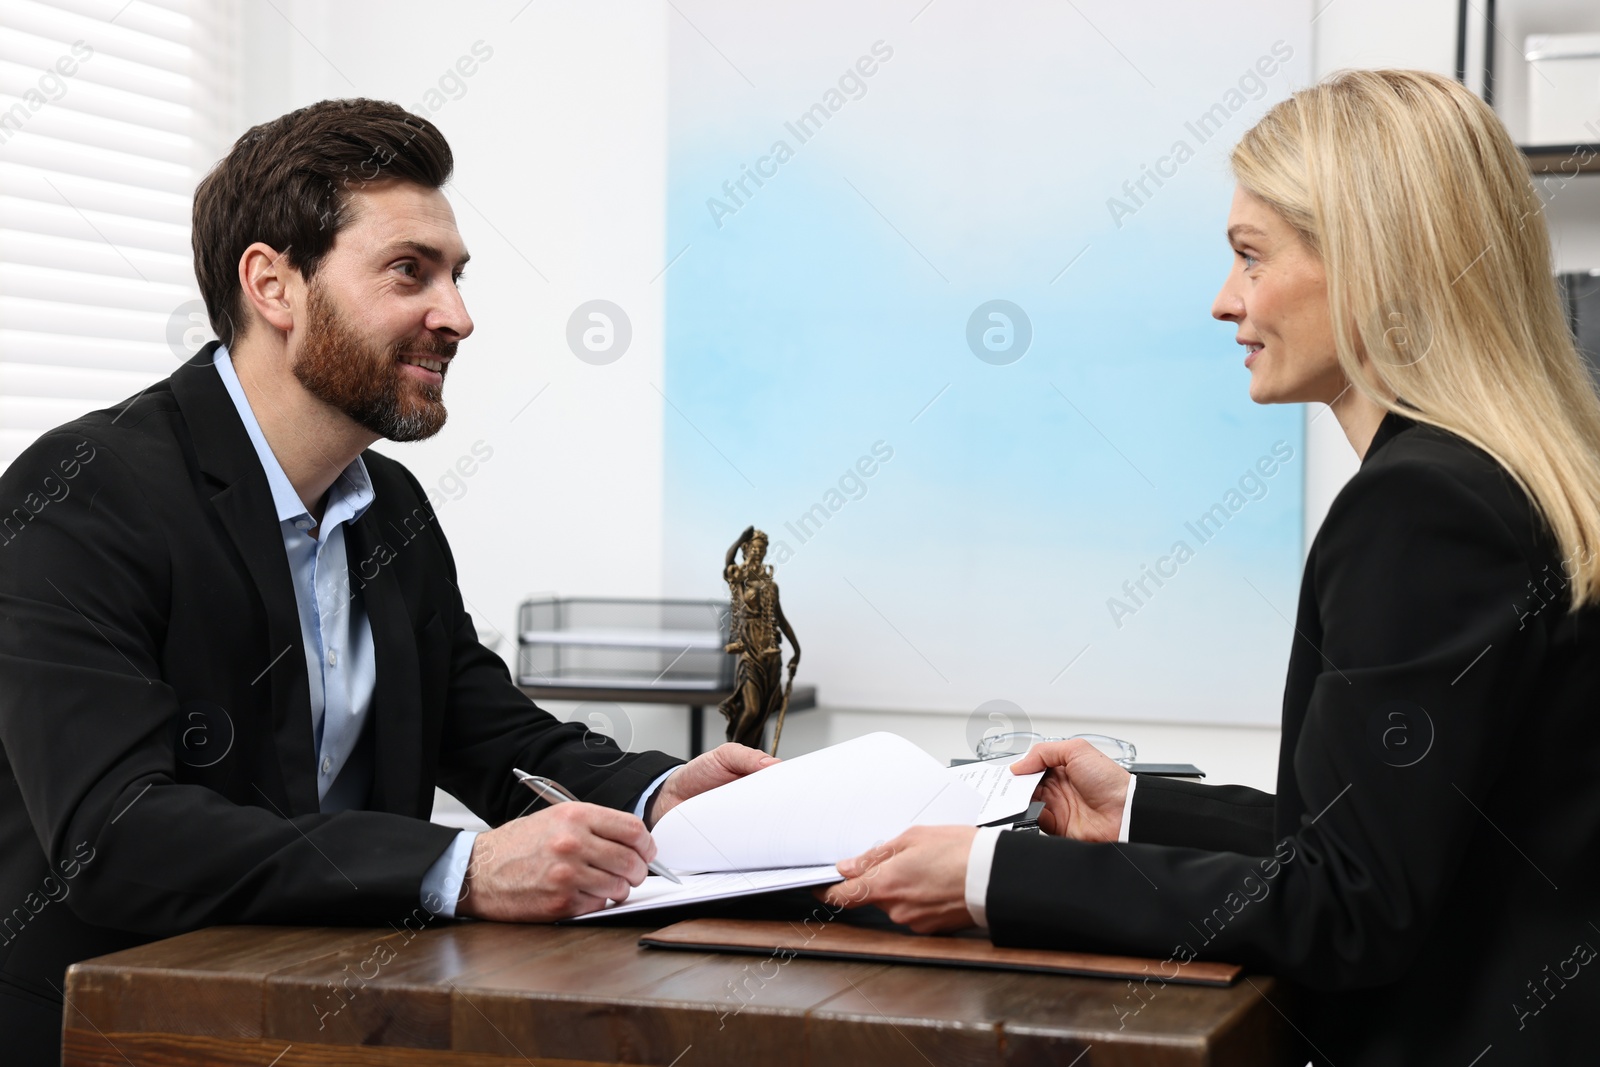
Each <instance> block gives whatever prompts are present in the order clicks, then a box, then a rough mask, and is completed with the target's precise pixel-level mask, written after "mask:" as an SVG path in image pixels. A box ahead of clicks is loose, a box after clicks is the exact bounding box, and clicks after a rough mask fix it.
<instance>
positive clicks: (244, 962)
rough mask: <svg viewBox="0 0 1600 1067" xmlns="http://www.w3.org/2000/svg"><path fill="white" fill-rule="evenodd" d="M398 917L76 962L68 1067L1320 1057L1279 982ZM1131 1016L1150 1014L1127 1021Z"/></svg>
mask: <svg viewBox="0 0 1600 1067" xmlns="http://www.w3.org/2000/svg"><path fill="white" fill-rule="evenodd" d="M396 918H397V923H399V925H397V926H396V928H393V929H390V928H379V929H351V928H318V927H271V926H255V927H240V926H235V927H218V928H215V929H211V930H202V931H198V932H195V933H191V934H185V935H183V936H180V937H175V938H171V939H168V940H166V941H159V942H155V943H153V944H150V945H144V946H141V947H139V948H134V949H129V950H127V951H125V952H118V953H114V954H112V955H109V956H102V957H100V958H98V959H95V960H89V961H86V962H84V963H80V964H77V965H76V966H74V967H73V968H72V969H71V970H70V971H69V972H68V978H67V1002H68V1010H67V1015H66V1029H65V1055H64V1059H63V1062H64V1064H66V1065H67V1067H127V1065H128V1064H129V1063H133V1064H138V1065H141V1067H142V1065H144V1064H160V1065H161V1067H188V1065H197V1067H198V1065H200V1064H205V1065H207V1067H245V1065H249V1067H267V1065H269V1064H270V1065H273V1067H333V1065H338V1067H367V1065H378V1064H402V1065H407V1067H422V1065H435V1064H437V1065H441V1067H443V1065H451V1067H513V1065H526V1064H529V1063H533V1064H536V1065H538V1067H598V1065H601V1064H623V1063H627V1064H660V1065H662V1067H666V1065H668V1064H676V1065H677V1067H696V1065H702V1064H759V1065H761V1067H785V1065H795V1064H826V1065H828V1067H848V1065H853V1064H873V1065H875V1067H876V1065H884V1067H894V1065H899V1064H905V1065H908V1067H926V1065H927V1064H929V1063H933V1064H937V1065H939V1067H945V1065H947V1064H964V1065H965V1064H1031V1063H1038V1064H1044V1063H1051V1064H1063V1065H1065V1064H1072V1065H1073V1067H1103V1065H1106V1064H1119V1065H1126V1064H1146V1063H1148V1064H1163V1065H1179V1064H1184V1065H1187V1064H1193V1065H1196V1067H1198V1065H1201V1064H1205V1065H1209V1067H1227V1065H1234V1064H1237V1065H1246V1064H1248V1065H1250V1067H1261V1065H1274V1064H1290V1065H1292V1067H1299V1064H1301V1063H1303V1062H1304V1058H1303V1057H1301V1058H1299V1059H1293V1058H1291V1057H1290V1056H1289V1053H1288V1047H1289V1040H1288V1039H1289V1038H1290V1037H1292V1033H1291V1032H1290V1028H1289V1025H1288V1023H1287V1021H1286V1019H1285V1018H1284V1017H1283V1016H1282V1015H1281V1014H1280V1012H1279V1007H1282V1006H1284V1004H1283V992H1282V990H1281V988H1280V987H1279V986H1278V985H1277V984H1275V983H1274V982H1273V980H1272V979H1270V978H1263V977H1251V978H1249V979H1248V980H1241V981H1239V982H1238V983H1236V984H1235V985H1233V986H1232V987H1229V988H1208V987H1201V986H1180V985H1167V986H1159V985H1156V984H1154V983H1152V984H1151V986H1150V988H1149V991H1147V992H1146V993H1145V994H1144V997H1143V998H1138V997H1137V996H1136V994H1135V993H1134V992H1133V991H1132V989H1133V987H1132V984H1130V983H1128V982H1126V981H1121V980H1111V979H1097V978H1072V977H1063V976H1057V975H1043V974H1022V973H1011V972H997V971H978V970H967V969H958V968H940V967H919V966H909V965H900V964H882V963H855V962H838V961H832V960H815V959H791V960H788V961H787V962H784V963H783V964H782V965H781V966H779V964H778V963H777V962H776V961H774V960H773V959H772V958H771V957H767V956H736V955H711V954H701V953H697V952H679V951H662V950H657V949H644V948H640V947H639V946H638V944H637V940H638V938H639V937H640V936H641V935H642V934H643V933H645V932H647V931H648V930H649V929H652V928H653V927H648V926H646V927H595V926H518V925H504V924H497V923H470V922H469V923H459V924H443V925H440V926H437V927H435V928H431V929H421V930H420V932H419V931H418V930H416V929H413V928H414V927H416V926H417V925H418V924H417V923H415V922H413V923H412V924H411V927H407V926H405V925H404V924H403V921H402V917H399V916H397V917H396ZM764 961H765V964H764V966H763V962H764ZM758 975H759V976H765V977H764V980H763V981H762V982H761V984H759V985H758V984H757V980H756V979H755V978H752V976H758ZM741 983H746V984H745V985H743V987H742V988H744V989H746V990H748V991H747V992H746V993H745V994H744V995H743V997H742V998H741V997H738V996H736V995H735V994H734V990H735V989H738V988H741ZM1268 998H1270V1002H1269V999H1268ZM741 1004H742V1005H743V1010H739V1009H740V1006H741ZM1140 1004H1142V1005H1143V1006H1142V1008H1139V1006H1140ZM1119 1005H1120V1006H1121V1007H1122V1009H1123V1012H1124V1013H1128V1012H1130V1011H1131V1010H1132V1009H1134V1008H1139V1010H1138V1012H1137V1014H1126V1016H1125V1017H1126V1027H1125V1028H1124V1029H1121V1030H1119V1029H1118V1018H1119V1015H1118V1012H1117V1011H1116V1007H1117V1006H1119Z"/></svg>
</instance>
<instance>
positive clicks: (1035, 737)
mask: <svg viewBox="0 0 1600 1067" xmlns="http://www.w3.org/2000/svg"><path fill="white" fill-rule="evenodd" d="M1080 739H1081V740H1084V741H1087V742H1089V743H1090V744H1091V745H1093V746H1094V747H1095V748H1096V749H1098V750H1099V751H1100V752H1102V753H1104V754H1105V755H1106V756H1108V757H1110V759H1111V761H1112V762H1113V763H1115V764H1116V765H1117V766H1119V767H1121V768H1122V769H1123V770H1127V769H1128V768H1129V767H1130V766H1132V765H1133V761H1134V760H1136V759H1138V758H1139V750H1138V749H1137V748H1135V747H1134V745H1133V742H1131V741H1124V740H1122V739H1121V738H1120V737H1110V736H1108V735H1106V734H1073V735H1072V736H1071V737H1046V736H1045V735H1044V734H1036V733H1034V732H1033V731H1032V730H1013V731H1011V732H1010V733H1003V734H985V735H984V736H983V738H982V739H981V740H979V742H978V744H977V745H976V747H975V748H974V750H973V751H974V752H975V754H976V755H977V757H978V758H979V759H981V760H986V759H995V758H997V757H999V756H1020V755H1022V754H1023V753H1025V752H1027V751H1028V749H1030V748H1032V747H1033V746H1034V745H1037V744H1039V743H1040V742H1043V741H1076V740H1080Z"/></svg>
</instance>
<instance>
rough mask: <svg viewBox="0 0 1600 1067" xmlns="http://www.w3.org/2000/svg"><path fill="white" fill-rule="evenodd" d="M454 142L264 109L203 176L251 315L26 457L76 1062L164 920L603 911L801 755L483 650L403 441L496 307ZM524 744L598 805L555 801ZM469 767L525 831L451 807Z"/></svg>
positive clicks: (41, 842)
mask: <svg viewBox="0 0 1600 1067" xmlns="http://www.w3.org/2000/svg"><path fill="white" fill-rule="evenodd" d="M451 166H452V160H451V155H450V149H449V146H448V145H447V144H446V143H445V141H444V138H443V137H442V136H441V135H440V134H439V131H438V130H437V129H436V128H434V127H433V125H432V124H431V123H429V122H427V121H426V120H424V119H420V118H417V117H416V116H413V115H410V114H408V113H406V112H405V111H403V110H401V109H400V108H398V107H396V106H394V105H392V104H382V103H377V102H374V101H365V100H356V101H337V102H325V103H322V104H318V105H314V106H312V107H309V108H305V109H302V110H300V111H297V112H294V113H292V114H289V115H286V116H284V117H282V118H280V119H277V120H274V121H273V122H270V123H266V124H264V125H262V126H259V127H256V128H255V129H253V130H251V131H250V132H248V133H247V134H245V136H244V137H242V138H240V140H239V142H238V143H237V144H236V145H235V147H234V149H233V150H232V152H231V153H230V154H229V155H228V157H227V158H226V159H225V160H223V161H222V162H221V163H220V164H219V165H218V166H217V168H216V169H215V170H213V172H212V173H211V174H210V175H209V176H208V177H207V178H206V180H205V181H204V182H203V183H202V185H201V187H200V189H199V190H198V191H197V193H196V197H195V213H194V223H195V225H194V246H195V263H196V274H197V276H198V278H199V280H200V283H201V289H202V292H203V293H204V295H205V299H206V305H207V308H208V310H209V314H210V317H211V320H212V324H213V327H214V328H215V329H216V331H217V333H218V335H219V337H220V338H221V339H222V340H221V343H220V344H213V345H210V346H208V347H207V348H206V349H205V350H204V351H202V352H201V353H200V354H199V355H198V356H197V357H196V358H194V359H193V360H191V361H189V362H188V363H186V364H185V365H184V366H183V367H181V368H180V369H179V370H178V371H177V372H176V373H175V374H173V375H172V376H171V377H170V378H168V379H166V380H164V381H161V382H158V383H156V384H155V385H153V386H151V387H150V388H149V389H147V390H145V391H144V392H142V393H140V394H139V395H138V396H136V397H134V398H132V399H131V400H129V401H128V402H126V403H124V404H120V405H118V406H117V407H115V408H112V409H108V410H105V411H99V412H95V413H92V414H90V415H86V416H84V417H83V418H80V419H78V420H75V421H74V422H71V423H68V424H67V425H65V426H62V427H60V428H58V429H56V430H53V431H51V432H49V433H47V434H45V435H44V436H43V437H41V438H40V439H39V440H38V441H37V442H36V443H35V444H34V445H33V446H31V447H30V448H29V449H28V450H27V451H26V452H24V453H23V454H22V455H21V456H20V457H19V458H18V459H17V460H16V461H15V462H14V463H13V464H12V465H11V467H10V468H9V470H7V472H6V473H5V475H4V477H3V478H0V505H3V513H0V635H3V636H0V743H3V746H4V759H3V760H0V856H3V857H4V862H3V864H0V1033H4V1034H5V1036H6V1037H7V1039H8V1040H10V1041H11V1042H12V1044H11V1045H10V1047H9V1052H10V1054H11V1055H21V1056H23V1057H24V1058H26V1059H29V1060H30V1061H31V1060H35V1059H36V1060H37V1061H39V1062H53V1061H54V1059H55V1057H56V1055H57V1052H56V1050H57V1048H58V1047H59V1040H60V1027H61V997H62V988H63V977H64V973H65V971H66V968H67V966H68V965H69V964H71V963H72V962H74V961H76V960H81V959H84V958H86V957H90V956H95V955H99V954H102V953H104V952H107V951H111V950H115V949H118V948H122V947H125V946H129V945H132V944H136V943H139V942H142V941H147V940H150V939H153V938H158V937H164V936H168V935H172V934H176V933H180V932H182V931H186V930H192V929H195V928H198V927H203V926H208V925H213V924H219V923H256V922H259V923H271V922H284V923H372V924H378V923H385V922H400V921H402V920H403V919H406V918H408V917H412V916H414V915H421V916H423V917H425V918H431V917H432V916H433V915H440V916H446V917H449V916H456V915H461V916H477V917H481V918H492V919H500V920H511V921H541V920H550V919H555V918H560V917H564V916H570V915H573V914H577V913H581V912H584V911H592V910H594V909H596V908H599V907H603V906H604V903H605V901H606V900H607V899H608V898H609V899H622V898H623V897H625V896H626V895H627V892H628V889H629V887H630V886H631V885H637V884H639V882H640V881H641V880H642V879H643V878H644V875H645V864H646V862H647V861H648V860H649V859H650V858H651V857H652V856H653V854H654V851H655V846H654V844H653V843H652V842H651V840H650V836H649V833H648V830H647V827H648V826H650V825H653V824H654V821H655V820H656V819H658V818H659V817H660V816H661V815H662V814H664V813H665V812H666V811H667V810H668V809H670V808H671V807H672V806H673V805H674V804H676V803H678V802H679V801H681V800H683V799H685V798H686V797H688V796H691V795H693V794H695V793H697V792H700V791H702V790H704V789H707V788H711V787H713V786H716V785H719V784H722V783H723V782H726V781H730V780H732V779H733V778H736V777H738V776H740V775H742V774H746V773H749V772H751V771H754V770H756V769H757V768H759V767H760V766H763V765H765V764H766V763H768V762H771V760H770V758H769V757H765V756H763V755H762V754H761V753H759V752H757V751H755V750H753V749H748V748H744V747H742V746H738V745H726V746H723V747H721V748H719V749H717V750H715V751H714V752H712V753H708V754H707V755H705V756H702V757H700V758H699V759H697V760H695V761H694V762H692V763H689V764H687V765H685V766H682V767H681V768H680V766H679V764H680V762H681V761H678V760H676V759H674V758H672V757H669V756H666V755H663V754H661V753H655V752H647V753H638V754H625V753H623V752H621V751H619V750H618V749H617V747H616V746H615V745H614V744H612V743H611V742H610V741H609V740H606V739H604V738H601V737H598V736H596V735H593V734H590V733H588V732H587V731H585V730H584V729H583V728H582V727H580V726H578V725H574V724H562V723H560V722H558V721H557V720H556V719H554V718H552V717H551V716H550V715H548V714H546V713H545V712H543V711H540V710H539V709H538V708H536V707H534V706H533V704H532V703H530V702H529V701H528V700H527V698H526V697H524V696H523V695H522V694H521V693H520V692H519V691H518V690H517V688H516V687H515V686H514V685H513V684H512V682H511V678H510V676H509V674H508V672H507V670H506V668H505V665H504V664H503V663H502V662H501V660H500V659H499V657H498V656H496V655H495V654H493V653H491V652H490V651H489V650H487V649H485V648H484V647H483V646H482V645H481V644H480V643H479V642H478V640H477V636H476V632H475V630H474V627H473V624H472V620H471V619H470V618H469V617H468V615H467V613H466V611H465V610H464V608H463V604H462V596H461V593H460V591H459V590H458V589H457V587H456V571H455V564H454V561H453V559H452V557H451V554H450V547H449V545H448V543H447V542H446V540H445V538H444V535H443V533H442V532H441V531H440V529H439V526H438V523H437V522H436V521H435V518H434V515H433V512H432V510H431V509H430V507H429V505H428V502H427V499H426V497H425V494H424V492H423V490H422V488H421V486H420V485H419V484H418V483H417V480H416V479H415V478H413V477H412V476H411V474H410V473H409V472H408V471H407V470H406V469H405V468H404V467H402V466H401V465H400V464H398V463H396V462H394V461H393V460H390V459H386V458H384V457H383V456H381V455H379V454H377V453H374V452H370V451H367V447H368V446H369V445H371V444H372V443H373V442H374V441H376V440H378V439H379V438H387V439H390V440H397V441H408V440H418V439H421V438H424V437H427V436H430V435H431V434H433V433H435V432H437V431H438V429H439V428H440V427H441V426H442V425H443V423H444V420H445V409H444V406H443V403H442V392H441V390H442V385H443V379H444V376H445V374H446V373H447V372H448V368H449V365H450V363H451V361H452V360H453V358H454V356H455V354H456V348H457V344H458V343H459V342H460V341H462V340H464V339H465V338H466V337H467V336H468V335H469V334H470V333H471V332H472V320H471V319H470V318H469V317H468V315H467V312H466V308H465V307H464V305H463V303H462V300H461V296H460V293H459V292H458V291H457V287H456V283H457V280H458V279H459V277H460V274H461V270H462V267H463V265H464V264H465V262H466V260H467V255H466V252H465V249H464V247H463V245H462V241H461V237H460V235H459V234H458V233H457V230H456V226H455V220H454V216H453V215H452V213H451V210H450V206H449V203H448V201H447V200H446V199H445V197H444V195H443V193H442V192H440V186H442V185H443V184H444V182H445V181H446V180H447V179H448V177H449V175H450V170H451ZM514 766H517V767H523V768H527V769H530V770H533V771H536V772H538V773H542V774H545V775H548V776H550V777H553V778H555V779H556V780H558V781H560V782H562V783H563V784H565V785H566V786H567V787H568V788H570V789H572V790H574V791H575V792H576V793H577V794H578V795H579V796H580V797H582V798H583V799H584V800H585V801H587V803H581V804H563V805H558V806H555V807H552V808H548V809H546V810H543V811H540V812H538V813H536V814H533V815H529V816H527V817H522V818H519V816H521V815H522V813H523V812H525V811H526V810H527V809H528V807H529V806H530V801H531V800H532V796H531V794H529V793H528V792H527V791H526V790H524V789H523V788H522V787H521V786H520V785H519V784H518V783H517V781H516V780H515V779H514V777H513V776H512V773H511V769H512V767H514ZM435 784H437V785H439V786H442V787H444V788H445V789H447V790H449V791H450V792H451V793H453V794H455V795H456V796H458V797H460V798H461V799H462V800H463V801H465V802H466V804H467V805H468V806H469V807H470V808H471V809H472V810H473V811H475V812H476V813H477V814H478V815H480V816H481V817H482V818H483V819H484V820H485V821H487V822H489V823H490V824H491V825H493V826H495V827H496V829H493V830H490V831H487V832H485V833H482V834H472V833H459V832H457V831H456V830H453V829H451V828H448V827H444V826H437V825H433V824H431V823H430V822H429V821H428V818H429V814H430V812H431V808H432V803H433V790H434V786H435ZM430 913H431V914H430ZM91 1022H92V1020H91ZM13 1062H15V1061H14V1060H13Z"/></svg>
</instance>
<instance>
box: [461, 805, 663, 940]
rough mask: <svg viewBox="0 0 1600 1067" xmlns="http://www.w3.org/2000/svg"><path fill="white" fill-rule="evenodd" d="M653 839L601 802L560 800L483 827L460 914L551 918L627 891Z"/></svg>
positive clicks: (652, 849) (639, 877)
mask: <svg viewBox="0 0 1600 1067" xmlns="http://www.w3.org/2000/svg"><path fill="white" fill-rule="evenodd" d="M655 854H656V843H655V842H654V841H652V840H651V839H650V833H649V831H647V830H646V829H645V828H644V823H642V822H640V821H639V820H638V819H636V818H634V817H633V816H632V815H630V814H628V813H627V812H622V811H614V810H612V809H611V808H603V807H600V806H599V805H597V804H583V803H567V804H555V805H552V806H551V807H548V808H545V809H544V810H543V811H536V812H534V813H533V814H532V815H525V816H523V817H522V818H520V819H513V820H512V821H511V822H508V823H506V824H505V825H504V826H499V827H496V828H495V829H493V830H487V831H485V832H483V833H481V834H479V835H478V836H477V837H476V838H475V839H474V840H473V842H472V857H471V859H470V860H469V861H468V863H467V877H466V880H465V881H464V882H463V883H462V885H461V900H460V902H459V903H458V904H457V905H456V914H457V915H460V916H470V917H472V918H477V919H494V920H496V921H498V922H551V921H553V920H555V919H567V918H571V917H572V916H574V915H582V914H583V913H585V912H590V911H598V910H599V909H601V908H603V907H605V906H606V901H607V900H616V901H622V900H626V899H627V898H628V891H629V889H630V888H631V887H633V886H636V885H638V884H639V883H640V882H642V881H644V876H645V873H646V872H645V864H646V863H647V862H648V861H649V860H651V859H654V858H655Z"/></svg>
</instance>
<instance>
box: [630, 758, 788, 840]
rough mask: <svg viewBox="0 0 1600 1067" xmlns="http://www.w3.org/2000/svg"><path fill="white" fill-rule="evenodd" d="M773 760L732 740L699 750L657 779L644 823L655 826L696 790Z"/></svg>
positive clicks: (723, 781) (704, 788) (759, 767)
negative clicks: (658, 784)
mask: <svg viewBox="0 0 1600 1067" xmlns="http://www.w3.org/2000/svg"><path fill="white" fill-rule="evenodd" d="M777 762H778V758H777V757H776V756H769V755H767V754H766V753H765V752H762V751H761V750H760V749H758V748H750V747H749V746H747V745H738V744H734V743H733V742H732V741H729V742H728V743H727V744H725V745H718V746H717V747H716V748H714V749H712V750H711V751H710V752H704V753H701V754H700V755H698V756H696V757H695V758H694V759H692V760H690V761H689V762H688V763H685V764H684V765H683V766H682V767H679V768H678V769H677V770H676V771H673V772H672V777H671V778H668V779H667V780H666V781H665V782H663V783H661V791H660V792H659V793H657V794H656V799H655V800H654V801H653V802H652V803H651V805H650V810H648V811H646V812H645V813H644V820H645V825H647V826H652V827H653V826H655V824H656V823H658V822H660V821H661V816H663V815H665V814H666V813H667V812H669V811H671V810H672V809H673V808H675V807H677V806H678V805H679V804H682V803H683V802H684V801H685V800H688V799H689V798H690V797H692V796H695V795H696V794H698V793H704V792H705V791H706V790H708V789H715V788H716V787H717V786H719V785H727V784H728V783H729V782H731V781H733V780H734V779H735V778H743V777H744V776H745V775H747V774H754V773H755V772H756V771H759V770H760V769H761V768H763V767H770V766H772V765H773V764H774V763H777Z"/></svg>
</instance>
